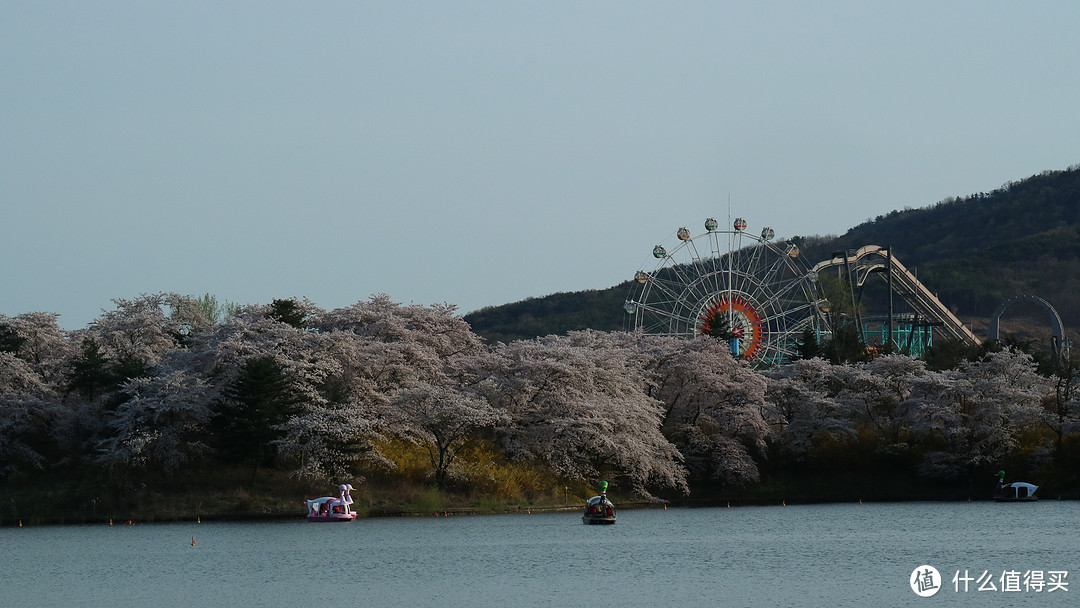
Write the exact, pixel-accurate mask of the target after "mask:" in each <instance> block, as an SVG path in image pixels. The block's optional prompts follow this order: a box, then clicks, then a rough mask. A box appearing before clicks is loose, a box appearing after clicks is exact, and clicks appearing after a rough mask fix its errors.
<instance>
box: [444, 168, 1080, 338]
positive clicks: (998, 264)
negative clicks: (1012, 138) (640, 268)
mask: <svg viewBox="0 0 1080 608" xmlns="http://www.w3.org/2000/svg"><path fill="white" fill-rule="evenodd" d="M789 240H791V241H793V242H795V243H797V244H798V245H799V246H800V249H801V250H802V252H803V256H804V258H805V259H806V260H807V261H808V262H809V263H810V264H813V263H814V262H816V261H819V260H824V259H826V258H829V257H831V255H832V252H834V251H838V250H844V249H856V248H858V247H861V246H863V245H882V246H886V247H890V248H891V249H892V251H893V253H894V255H895V256H896V258H897V259H898V260H901V261H902V262H903V263H904V265H906V266H907V267H908V268H909V269H911V270H913V272H916V273H917V275H918V277H919V279H920V280H921V281H922V282H923V283H924V284H925V285H926V286H927V287H928V288H930V289H931V290H932V291H934V292H935V293H936V294H937V295H938V297H939V298H940V299H941V301H942V302H943V303H944V304H945V305H946V306H948V307H949V308H950V309H951V310H952V311H953V313H954V314H956V315H957V316H958V317H960V319H961V320H963V321H964V323H965V324H967V325H968V327H970V328H971V329H972V330H973V331H974V332H975V333H976V334H977V335H979V336H980V337H985V335H986V327H987V324H988V321H989V317H990V315H991V314H992V313H993V312H994V310H995V309H996V308H997V307H998V306H999V305H1001V304H1002V303H1003V302H1004V301H1006V300H1008V299H1009V298H1011V297H1014V296H1017V295H1034V296H1038V297H1041V298H1043V299H1045V300H1047V301H1048V302H1050V304H1051V305H1052V306H1054V308H1055V309H1056V310H1057V311H1058V313H1059V314H1060V315H1061V317H1062V320H1063V322H1064V324H1065V329H1066V336H1067V337H1068V336H1071V335H1074V334H1075V332H1076V329H1077V328H1078V327H1080V165H1073V166H1071V167H1069V168H1068V169H1065V170H1057V171H1045V172H1043V173H1040V174H1038V175H1033V176H1031V177H1028V178H1026V179H1022V180H1018V181H1009V182H1006V183H1005V184H1004V185H1002V186H1001V187H1000V188H998V189H997V190H994V191H992V192H984V193H975V194H969V195H964V196H955V197H950V198H947V199H944V200H942V201H940V202H938V203H935V204H932V205H928V206H926V207H923V208H918V209H903V210H894V211H892V212H890V213H888V214H885V215H882V216H878V217H876V218H874V219H873V220H869V221H867V222H864V223H862V224H859V225H857V226H855V227H853V228H851V229H849V230H848V231H847V232H845V233H844V234H843V235H841V236H833V235H828V236H820V235H807V236H795V237H792V238H791V239H789ZM635 270H637V269H636V268H627V277H628V280H627V281H625V282H623V283H620V284H618V285H614V286H610V287H607V288H598V289H595V290H586V291H578V292H570V293H556V294H551V295H547V296H542V297H535V298H529V299H526V300H523V301H520V302H514V303H510V304H505V305H502V306H492V307H487V308H483V309H481V310H478V311H475V312H472V313H469V314H467V315H465V319H466V320H467V321H468V322H469V323H470V324H471V325H472V327H473V330H474V331H475V332H477V333H478V334H480V335H481V336H484V337H485V338H487V339H488V340H490V341H510V340H515V339H529V338H534V337H537V336H543V335H548V334H562V333H565V332H567V331H572V330H579V329H597V330H603V331H613V330H623V329H628V328H629V327H628V315H626V313H625V312H624V311H623V309H622V304H623V302H624V301H625V300H626V298H627V296H628V295H629V294H630V291H631V288H632V286H633V281H631V280H629V277H632V276H633V273H634V271H635ZM1046 321H1047V316H1046V312H1045V311H1043V310H1042V309H1041V308H1039V307H1037V306H1034V305H1023V304H1018V305H1016V306H1013V307H1010V308H1009V309H1008V311H1007V312H1006V314H1005V315H1004V316H1003V317H1002V332H1003V334H1014V335H1016V336H1018V337H1021V338H1024V339H1030V340H1033V341H1034V342H1036V343H1040V342H1043V341H1044V340H1048V336H1049V328H1048V326H1047V322H1046Z"/></svg>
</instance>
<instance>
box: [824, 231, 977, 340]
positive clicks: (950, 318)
mask: <svg viewBox="0 0 1080 608" xmlns="http://www.w3.org/2000/svg"><path fill="white" fill-rule="evenodd" d="M890 258H891V259H890ZM835 266H842V267H845V268H847V270H848V272H849V273H851V274H850V275H849V276H850V277H851V278H852V279H853V280H854V283H855V285H856V286H857V287H860V288H861V287H862V286H863V284H864V283H865V282H866V279H867V277H869V276H870V274H871V273H873V272H879V273H880V272H882V271H884V272H885V273H889V272H890V270H891V273H892V281H891V283H892V289H893V292H894V293H896V294H897V295H899V296H900V297H901V298H903V299H904V301H905V302H907V304H908V306H910V307H911V308H912V309H913V310H914V311H915V312H916V313H918V314H919V315H920V316H921V317H923V318H924V319H927V320H929V321H930V322H932V323H934V324H935V325H940V327H941V329H942V330H943V331H944V333H945V335H946V336H947V337H949V338H952V339H955V340H961V341H963V342H964V343H966V344H969V345H973V346H974V345H978V344H980V343H981V340H979V338H978V337H976V336H975V334H973V333H972V332H971V330H970V329H968V328H967V326H965V325H964V324H963V323H962V322H961V321H960V319H958V318H957V317H956V315H954V314H953V313H952V311H950V310H949V309H948V308H946V307H945V305H944V304H942V303H941V300H939V299H938V297H937V296H935V295H934V294H933V292H931V291H930V290H929V289H927V288H926V286H925V285H923V284H922V283H920V282H919V279H917V278H916V277H915V275H913V274H912V273H911V272H910V271H908V269H907V268H906V267H905V266H904V265H903V264H901V263H900V261H899V260H897V259H896V257H894V256H892V254H891V252H890V251H889V250H888V249H886V248H885V247H879V246H878V245H866V246H864V247H860V248H859V249H858V250H857V251H855V252H854V253H851V252H849V251H845V252H837V253H834V254H833V258H832V259H830V260H824V261H821V262H818V263H817V264H815V265H814V268H813V270H814V272H817V273H819V274H820V272H821V271H822V270H825V269H827V268H832V267H835ZM887 276H888V275H887V274H886V279H887Z"/></svg>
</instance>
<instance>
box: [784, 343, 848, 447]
mask: <svg viewBox="0 0 1080 608" xmlns="http://www.w3.org/2000/svg"><path fill="white" fill-rule="evenodd" d="M836 370H837V366H834V365H832V364H830V363H829V362H828V361H825V360H824V359H820V358H815V359H804V360H799V361H795V362H794V363H792V364H791V365H785V366H781V367H778V368H776V369H774V370H770V372H769V373H768V383H769V384H768V390H767V400H768V402H769V404H770V405H771V406H772V408H771V410H770V412H771V415H770V416H769V421H770V422H771V424H772V425H773V426H774V428H775V429H776V432H777V436H778V440H779V443H780V446H781V449H782V450H783V451H784V452H787V453H789V454H792V455H794V456H795V457H796V458H797V459H804V458H806V457H807V456H809V455H810V454H811V453H812V452H813V449H814V447H815V445H818V444H820V443H821V442H822V441H839V442H848V441H852V440H854V439H855V437H856V436H857V434H858V433H857V431H856V430H855V427H854V424H853V421H852V420H851V418H850V417H848V416H846V415H845V410H844V409H843V408H842V407H841V405H840V403H839V402H838V401H837V399H836V395H837V392H838V391H839V389H840V386H839V382H838V379H837V378H836V376H835V374H834V372H835V371H836Z"/></svg>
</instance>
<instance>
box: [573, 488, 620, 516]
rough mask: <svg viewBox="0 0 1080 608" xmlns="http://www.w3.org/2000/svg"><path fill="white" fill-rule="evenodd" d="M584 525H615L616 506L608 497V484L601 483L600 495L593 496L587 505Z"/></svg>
mask: <svg viewBox="0 0 1080 608" xmlns="http://www.w3.org/2000/svg"><path fill="white" fill-rule="evenodd" d="M581 523H583V524H613V523H615V505H613V504H611V501H610V500H608V497H607V482H606V481H601V482H600V495H599V496H593V497H592V498H590V499H589V501H588V504H586V505H585V513H584V514H583V515H582V516H581Z"/></svg>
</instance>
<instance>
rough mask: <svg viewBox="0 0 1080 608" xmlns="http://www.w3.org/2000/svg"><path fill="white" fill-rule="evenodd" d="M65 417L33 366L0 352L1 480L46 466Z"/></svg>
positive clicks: (47, 386)
mask: <svg viewBox="0 0 1080 608" xmlns="http://www.w3.org/2000/svg"><path fill="white" fill-rule="evenodd" d="M62 416H63V411H62V409H61V408H60V407H59V405H58V399H57V396H56V393H55V391H54V390H53V389H52V387H50V386H49V385H48V384H46V383H45V382H43V381H42V378H41V375H40V374H39V373H38V372H37V371H35V370H34V368H33V366H32V365H31V364H30V363H28V362H26V361H24V360H22V359H20V358H19V357H16V356H15V355H14V354H12V353H10V352H5V351H0V479H3V478H5V477H7V476H8V475H9V474H11V473H12V472H14V471H18V470H20V469H24V468H27V467H29V468H42V467H43V466H44V464H45V462H46V454H47V452H48V451H49V449H50V448H51V447H52V446H53V445H55V439H56V438H55V436H54V433H55V426H56V423H57V421H58V419H60V418H61V417H62Z"/></svg>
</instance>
